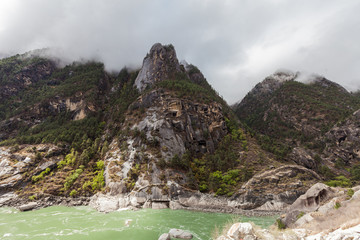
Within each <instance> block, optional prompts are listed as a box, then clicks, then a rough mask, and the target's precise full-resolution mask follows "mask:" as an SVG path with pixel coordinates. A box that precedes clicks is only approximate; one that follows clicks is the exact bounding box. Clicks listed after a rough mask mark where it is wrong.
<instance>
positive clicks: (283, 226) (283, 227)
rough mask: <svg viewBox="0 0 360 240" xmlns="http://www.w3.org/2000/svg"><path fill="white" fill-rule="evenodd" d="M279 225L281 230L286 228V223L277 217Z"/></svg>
mask: <svg viewBox="0 0 360 240" xmlns="http://www.w3.org/2000/svg"><path fill="white" fill-rule="evenodd" d="M276 223H277V227H278V229H279V230H282V229H285V228H286V225H285V223H284V222H283V221H282V220H281V219H276Z"/></svg>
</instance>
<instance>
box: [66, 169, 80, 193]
mask: <svg viewBox="0 0 360 240" xmlns="http://www.w3.org/2000/svg"><path fill="white" fill-rule="evenodd" d="M82 172H83V170H82V169H81V168H78V169H76V170H75V172H74V173H73V174H72V175H70V176H68V177H67V178H66V179H65V183H64V189H65V190H68V189H69V188H70V187H71V186H72V185H73V184H74V182H75V181H76V179H78V177H79V176H80V175H81V174H82Z"/></svg>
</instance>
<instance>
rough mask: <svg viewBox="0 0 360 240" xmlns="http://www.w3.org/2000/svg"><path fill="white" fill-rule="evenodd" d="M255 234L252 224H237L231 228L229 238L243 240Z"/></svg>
mask: <svg viewBox="0 0 360 240" xmlns="http://www.w3.org/2000/svg"><path fill="white" fill-rule="evenodd" d="M253 233H254V231H253V226H252V225H251V224H250V223H235V224H234V225H232V226H231V227H230V229H229V231H228V232H227V236H228V237H229V238H231V239H241V238H244V237H246V236H248V235H251V234H253Z"/></svg>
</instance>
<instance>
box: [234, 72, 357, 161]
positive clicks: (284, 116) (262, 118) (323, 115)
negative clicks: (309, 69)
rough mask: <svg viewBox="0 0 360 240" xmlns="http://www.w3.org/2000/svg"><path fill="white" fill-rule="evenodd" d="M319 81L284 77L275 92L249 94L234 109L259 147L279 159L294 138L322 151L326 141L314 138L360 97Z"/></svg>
mask: <svg viewBox="0 0 360 240" xmlns="http://www.w3.org/2000/svg"><path fill="white" fill-rule="evenodd" d="M321 81H325V83H322V82H316V83H313V84H304V83H300V82H296V81H287V82H285V83H283V84H282V86H281V87H280V88H279V89H277V90H276V91H274V92H271V93H264V94H262V95H251V94H248V95H247V96H246V98H245V99H244V100H245V101H244V102H243V103H245V104H241V105H238V106H237V108H236V109H235V111H236V114H237V116H238V117H239V118H240V120H242V121H243V122H244V123H245V125H247V126H249V127H250V128H251V129H253V130H254V132H256V135H255V136H256V137H257V139H258V140H259V142H260V145H261V146H262V148H263V149H265V150H267V151H269V152H272V153H274V154H275V155H276V156H277V157H278V158H279V159H284V158H285V157H286V156H287V154H288V153H289V152H290V150H291V148H292V147H293V146H295V145H296V142H300V143H301V144H303V145H304V146H306V147H308V148H311V149H314V150H316V151H319V152H321V151H322V150H323V149H324V147H325V143H324V142H322V141H319V140H316V141H315V139H316V137H318V136H319V134H323V133H325V132H326V131H328V130H329V129H330V128H331V127H332V126H333V125H334V124H336V123H337V122H339V121H341V120H343V119H345V118H346V117H348V116H350V115H351V113H352V112H354V111H355V110H357V109H358V108H360V98H357V97H355V95H351V94H349V93H348V92H346V91H344V90H343V89H342V88H340V87H339V86H337V85H335V84H331V83H327V82H326V81H327V80H324V79H322V80H321ZM299 125H301V126H304V125H310V126H311V127H312V128H314V129H317V131H311V130H310V131H303V130H302V129H299V128H298V126H299ZM340 167H341V166H340Z"/></svg>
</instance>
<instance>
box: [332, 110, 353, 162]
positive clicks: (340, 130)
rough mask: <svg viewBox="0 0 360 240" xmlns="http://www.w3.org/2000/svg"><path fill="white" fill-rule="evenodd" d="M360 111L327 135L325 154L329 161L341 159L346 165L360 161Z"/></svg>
mask: <svg viewBox="0 0 360 240" xmlns="http://www.w3.org/2000/svg"><path fill="white" fill-rule="evenodd" d="M359 126H360V110H358V111H356V112H354V113H353V115H352V116H351V117H349V118H348V119H346V120H345V121H343V122H342V123H340V124H337V125H335V126H334V127H333V128H332V129H330V130H329V131H328V132H327V133H326V134H325V137H326V142H327V143H328V144H327V147H326V149H325V154H326V155H327V156H328V158H329V159H332V160H335V159H341V160H342V161H343V162H344V163H345V164H349V163H354V162H358V161H359V160H360V137H359V136H360V128H359Z"/></svg>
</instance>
